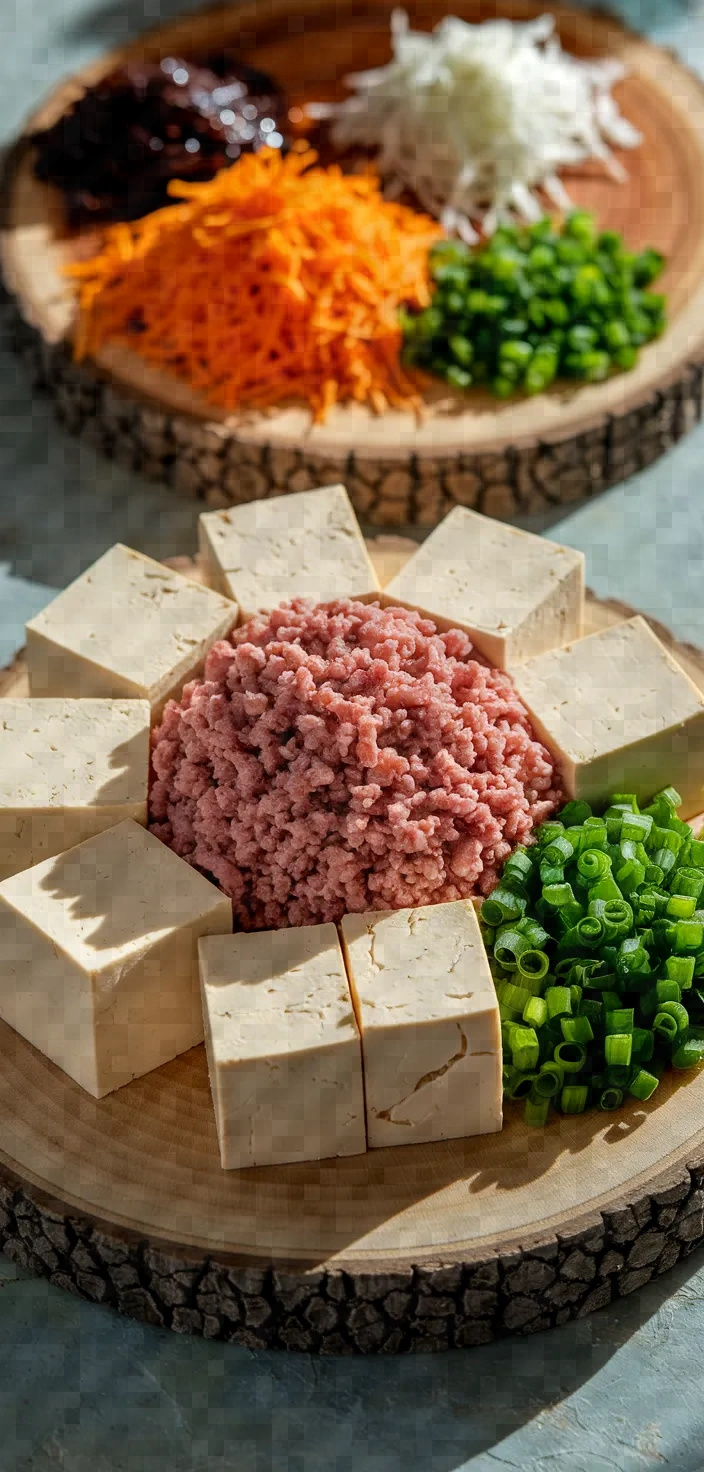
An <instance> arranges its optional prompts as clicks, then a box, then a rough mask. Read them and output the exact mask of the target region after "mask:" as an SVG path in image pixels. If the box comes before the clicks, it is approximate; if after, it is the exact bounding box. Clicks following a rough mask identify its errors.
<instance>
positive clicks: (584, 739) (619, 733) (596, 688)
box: [513, 617, 704, 817]
mask: <svg viewBox="0 0 704 1472" xmlns="http://www.w3.org/2000/svg"><path fill="white" fill-rule="evenodd" d="M513 677H514V681H515V684H516V687H517V689H518V693H519V695H520V696H521V699H522V700H523V701H524V702H525V704H526V705H527V706H528V709H529V711H530V714H531V719H532V722H533V725H534V727H535V730H536V732H537V734H538V735H539V736H540V737H541V739H542V740H543V741H544V742H545V745H546V746H547V747H549V749H550V750H551V751H552V753H553V755H554V756H555V757H556V759H557V761H558V763H559V766H560V771H561V773H562V778H563V784H564V787H565V790H566V792H567V793H568V794H569V796H570V797H582V798H585V799H586V801H587V802H591V803H596V804H598V803H600V802H603V801H605V800H606V799H607V798H608V797H610V796H611V794H612V793H613V792H633V793H635V794H636V796H637V797H638V799H639V801H643V800H649V799H650V798H651V797H652V796H653V794H654V793H655V792H657V791H658V790H659V789H660V788H662V787H667V786H673V787H676V788H677V791H678V792H679V793H681V795H682V800H683V805H682V809H681V815H682V816H683V817H690V816H692V815H693V814H695V813H699V812H701V811H702V809H704V697H703V696H702V695H701V694H700V692H699V690H698V689H697V688H696V686H695V685H694V684H693V683H692V681H691V680H690V678H689V676H688V675H686V674H685V672H684V670H683V669H682V668H681V667H680V665H678V664H677V661H676V660H675V659H673V658H672V655H671V654H669V653H668V651H667V649H666V648H665V646H664V645H663V644H661V642H660V640H659V639H658V638H656V636H655V634H653V632H652V631H651V629H650V628H649V627H648V624H647V623H646V621H645V619H643V618H640V617H637V618H631V619H628V620H626V621H625V622H624V623H620V624H615V625H614V626H613V627H612V628H610V629H605V630H604V631H603V632H602V633H597V634H590V635H588V637H587V638H586V639H578V640H577V642H576V643H574V644H570V645H569V646H568V647H567V648H566V649H555V650H553V651H552V652H551V653H550V654H543V655H541V656H540V657H539V658H538V659H531V660H528V661H527V663H525V664H523V665H521V666H519V668H518V669H516V670H515V671H513Z"/></svg>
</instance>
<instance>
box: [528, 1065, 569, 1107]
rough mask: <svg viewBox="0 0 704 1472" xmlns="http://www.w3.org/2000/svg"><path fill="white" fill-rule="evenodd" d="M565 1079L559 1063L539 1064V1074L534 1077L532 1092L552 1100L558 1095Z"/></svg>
mask: <svg viewBox="0 0 704 1472" xmlns="http://www.w3.org/2000/svg"><path fill="white" fill-rule="evenodd" d="M564 1078H565V1070H564V1068H561V1067H560V1065H559V1063H555V1062H547V1063H541V1065H540V1072H539V1073H538V1074H537V1075H536V1079H535V1084H534V1092H535V1093H537V1094H541V1095H542V1096H543V1097H544V1098H546V1099H553V1098H554V1097H555V1095H556V1094H559V1092H560V1089H561V1088H562V1085H563V1082H564Z"/></svg>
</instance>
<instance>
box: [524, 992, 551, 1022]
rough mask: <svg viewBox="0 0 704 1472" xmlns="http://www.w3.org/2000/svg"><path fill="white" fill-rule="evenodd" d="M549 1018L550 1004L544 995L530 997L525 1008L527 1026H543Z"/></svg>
mask: <svg viewBox="0 0 704 1472" xmlns="http://www.w3.org/2000/svg"><path fill="white" fill-rule="evenodd" d="M547 1020H548V1004H547V1002H546V1001H545V999H544V997H529V999H528V1001H527V1002H526V1005H525V1007H524V1009H523V1021H524V1022H525V1024H526V1027H533V1028H535V1027H543V1026H544V1024H545V1023H546V1022H547Z"/></svg>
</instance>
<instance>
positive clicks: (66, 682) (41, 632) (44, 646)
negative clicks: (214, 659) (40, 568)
mask: <svg viewBox="0 0 704 1472" xmlns="http://www.w3.org/2000/svg"><path fill="white" fill-rule="evenodd" d="M236 618H237V609H236V607H235V606H234V605H233V603H232V602H231V601H229V600H228V599H225V598H221V597H220V596H219V595H218V594H217V593H213V592H212V590H211V589H210V588H204V587H202V586H201V585H200V584H199V583H194V582H191V581H190V579H189V578H184V577H182V576H181V574H180V573H177V572H172V571H171V569H170V568H168V567H164V566H162V564H161V563H160V562H153V561H152V559H151V558H150V557H143V556H142V554H141V552H134V551H133V550H132V549H131V548H130V547H123V546H122V545H121V543H117V545H116V546H114V547H111V549H110V551H109V552H106V553H105V555H104V556H103V557H100V558H99V559H98V561H97V562H95V563H93V566H92V567H89V568H88V570H87V571H86V572H84V573H83V574H82V575H81V577H79V578H77V579H76V581H75V582H74V583H71V585H70V587H68V588H65V589H64V591H63V593H59V596H58V598H55V599H54V601H53V603H50V604H49V606H48V608H45V609H44V610H43V612H42V613H39V614H37V616H36V618H33V619H31V620H30V622H29V623H28V624H27V629H26V632H27V650H26V654H27V666H28V669H29V682H30V693H31V694H32V695H43V696H60V695H71V696H113V697H117V698H118V699H122V700H124V699H125V697H127V698H130V697H131V698H136V699H144V700H148V701H149V703H150V705H151V707H152V709H153V710H155V711H158V710H160V709H161V707H162V706H163V705H164V703H165V701H166V700H167V699H168V698H169V697H170V696H172V695H173V696H178V695H179V694H180V692H181V687H182V686H183V685H184V684H185V683H186V681H187V680H189V679H192V678H193V676H194V675H195V674H196V673H197V671H198V669H199V668H200V666H201V664H202V662H203V660H204V658H205V655H206V652H207V650H208V649H209V647H210V645H211V644H212V643H213V642H214V641H215V640H216V639H220V638H223V637H224V636H225V635H226V634H228V633H229V632H230V629H231V628H232V627H233V625H234V623H235V621H236Z"/></svg>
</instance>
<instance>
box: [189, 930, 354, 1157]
mask: <svg viewBox="0 0 704 1472" xmlns="http://www.w3.org/2000/svg"><path fill="white" fill-rule="evenodd" d="M199 952H200V967H201V982H202V988H203V1016H204V1022H205V1046H206V1050H207V1054H208V1068H209V1072H210V1084H211V1088H212V1093H213V1104H214V1106H215V1119H216V1122H217V1130H218V1139H219V1142H220V1158H221V1160H222V1164H223V1168H224V1169H225V1170H230V1169H239V1168H241V1167H243V1166H250V1165H276V1164H282V1163H289V1164H290V1163H292V1162H293V1161H297V1160H324V1159H326V1158H327V1157H328V1156H334V1155H358V1154H360V1153H361V1152H362V1151H364V1150H366V1135H365V1129H364V1092H363V1084H362V1054H361V1048H360V1041H359V1032H358V1030H357V1024H356V1022H355V1016H354V1012H353V1009H352V1000H351V998H350V991H349V986H348V983H347V977H346V974H345V966H344V962H343V959H342V952H341V950H340V942H339V940H338V936H337V931H336V929H335V926H334V925H311V926H304V927H302V928H300V929H295V930H265V931H257V932H256V933H254V934H248V935H233V936H217V937H213V938H210V939H208V940H203V941H201V942H200V945H199Z"/></svg>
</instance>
